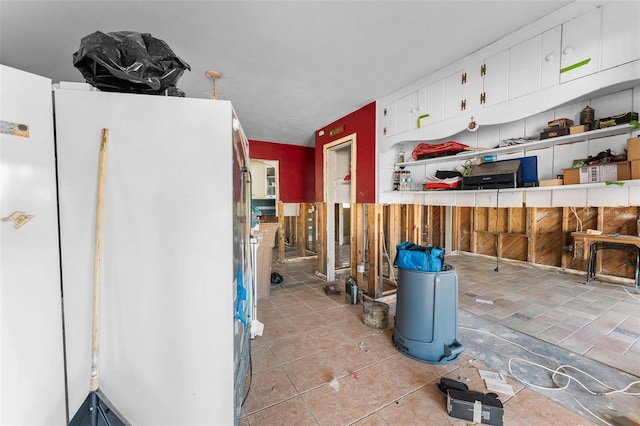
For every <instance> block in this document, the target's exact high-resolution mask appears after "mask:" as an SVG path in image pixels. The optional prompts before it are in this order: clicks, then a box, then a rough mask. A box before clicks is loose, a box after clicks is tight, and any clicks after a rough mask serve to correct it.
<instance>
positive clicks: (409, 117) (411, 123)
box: [396, 88, 427, 134]
mask: <svg viewBox="0 0 640 426" xmlns="http://www.w3.org/2000/svg"><path fill="white" fill-rule="evenodd" d="M426 92H427V89H426V88H422V89H420V90H417V91H415V92H413V93H411V94H409V95H407V96H405V97H403V98H401V99H399V100H398V102H397V107H396V108H397V109H396V134H398V133H403V132H406V131H409V130H415V129H417V128H418V117H420V116H421V115H423V114H425V110H426Z"/></svg>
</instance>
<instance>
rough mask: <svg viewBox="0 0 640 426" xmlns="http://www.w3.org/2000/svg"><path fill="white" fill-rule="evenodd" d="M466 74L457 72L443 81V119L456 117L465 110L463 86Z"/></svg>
mask: <svg viewBox="0 0 640 426" xmlns="http://www.w3.org/2000/svg"><path fill="white" fill-rule="evenodd" d="M466 83H467V73H465V72H464V71H462V70H461V71H457V72H455V73H453V74H451V75H450V76H448V77H446V78H445V79H444V118H445V120H446V119H448V118H452V117H456V116H458V115H460V114H461V113H462V112H464V111H465V110H466V109H467V100H466V99H465V97H464V96H465V91H464V86H465V84H466Z"/></svg>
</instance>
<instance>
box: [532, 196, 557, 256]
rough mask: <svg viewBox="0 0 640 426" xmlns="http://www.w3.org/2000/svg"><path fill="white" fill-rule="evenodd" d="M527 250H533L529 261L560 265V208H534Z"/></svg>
mask: <svg viewBox="0 0 640 426" xmlns="http://www.w3.org/2000/svg"><path fill="white" fill-rule="evenodd" d="M532 212H533V215H534V216H533V218H532V222H533V224H532V225H533V226H532V229H531V235H530V238H531V241H530V247H529V251H530V254H531V249H533V251H534V255H533V256H530V259H529V260H530V261H531V260H532V259H534V263H539V264H542V265H551V266H561V265H562V247H563V245H564V244H563V242H564V238H563V234H562V208H535V209H532Z"/></svg>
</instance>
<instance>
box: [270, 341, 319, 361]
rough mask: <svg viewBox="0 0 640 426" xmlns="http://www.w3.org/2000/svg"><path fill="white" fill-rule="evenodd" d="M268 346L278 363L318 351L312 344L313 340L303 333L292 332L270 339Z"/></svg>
mask: <svg viewBox="0 0 640 426" xmlns="http://www.w3.org/2000/svg"><path fill="white" fill-rule="evenodd" d="M269 346H270V348H271V352H272V353H273V355H275V357H276V359H277V360H278V362H279V363H280V364H283V363H286V362H289V361H294V360H296V359H300V358H304V357H307V356H309V355H313V354H314V353H316V352H319V349H317V348H316V347H315V346H314V344H313V340H312V339H310V338H309V337H307V336H306V335H304V334H294V335H291V336H286V337H283V338H281V339H276V340H272V341H271V344H270V345H269Z"/></svg>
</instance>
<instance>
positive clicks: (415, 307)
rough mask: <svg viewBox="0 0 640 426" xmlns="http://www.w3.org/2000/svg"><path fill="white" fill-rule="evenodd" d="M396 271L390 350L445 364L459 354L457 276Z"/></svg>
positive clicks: (448, 272)
mask: <svg viewBox="0 0 640 426" xmlns="http://www.w3.org/2000/svg"><path fill="white" fill-rule="evenodd" d="M446 268H447V269H446V270H444V271H442V272H421V271H414V270H409V269H403V268H398V291H397V294H396V316H395V325H394V330H393V336H392V337H391V339H392V341H393V344H394V346H395V347H396V349H398V350H399V351H400V352H402V353H404V354H405V355H407V356H409V357H411V358H414V359H417V360H419V361H424V362H428V363H432V364H446V363H449V362H452V361H454V360H455V359H456V358H457V357H458V355H460V354H461V353H462V345H461V344H460V342H458V275H457V273H456V271H455V269H453V268H452V267H451V266H449V265H446Z"/></svg>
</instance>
